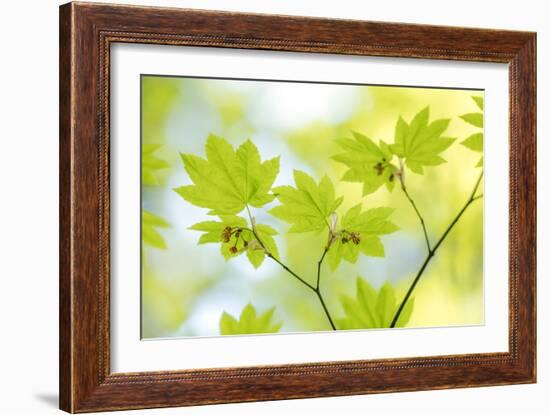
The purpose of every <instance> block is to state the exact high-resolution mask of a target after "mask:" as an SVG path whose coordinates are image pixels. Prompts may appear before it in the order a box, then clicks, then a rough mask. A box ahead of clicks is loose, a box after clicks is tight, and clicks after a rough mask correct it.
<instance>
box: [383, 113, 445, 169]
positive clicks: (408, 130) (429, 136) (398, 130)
mask: <svg viewBox="0 0 550 415" xmlns="http://www.w3.org/2000/svg"><path fill="white" fill-rule="evenodd" d="M429 118H430V107H426V108H424V109H423V110H422V111H420V112H419V113H418V114H416V115H415V116H414V118H413V120H412V121H411V123H410V124H407V123H406V122H405V120H403V118H401V117H399V119H398V120H397V124H396V126H395V144H392V145H391V146H390V149H391V151H392V152H393V153H394V154H395V155H396V156H398V157H400V158H402V159H405V164H406V166H407V167H408V168H409V169H411V170H412V171H413V172H415V173H418V174H423V173H424V167H425V166H437V165H439V164H442V163H445V162H446V160H445V159H444V158H442V157H441V156H440V154H441V153H442V152H443V151H445V150H446V149H447V148H449V146H450V145H451V144H452V143H453V141H454V140H455V139H454V138H448V137H443V136H442V134H443V133H444V132H445V130H446V129H447V127H448V126H449V122H450V120H449V119H439V120H435V121H432V122H431V123H429Z"/></svg>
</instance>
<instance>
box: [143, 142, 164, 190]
mask: <svg viewBox="0 0 550 415" xmlns="http://www.w3.org/2000/svg"><path fill="white" fill-rule="evenodd" d="M161 147H162V145H161V144H144V145H143V147H142V151H141V182H142V183H143V184H144V185H148V186H158V185H159V184H160V179H159V170H164V169H167V168H169V167H170V164H168V162H166V161H165V160H162V159H160V158H158V157H156V156H155V154H154V153H155V152H156V151H157V150H159V149H160V148H161Z"/></svg>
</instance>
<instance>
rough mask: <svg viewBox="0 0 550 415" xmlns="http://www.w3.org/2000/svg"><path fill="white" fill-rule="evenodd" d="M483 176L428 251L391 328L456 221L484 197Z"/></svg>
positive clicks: (481, 175) (480, 176)
mask: <svg viewBox="0 0 550 415" xmlns="http://www.w3.org/2000/svg"><path fill="white" fill-rule="evenodd" d="M482 177H483V171H482V172H481V174H480V175H479V177H478V179H477V181H476V184H475V186H474V189H473V190H472V193H471V195H470V197H469V198H468V200H467V201H466V203H465V204H464V206H463V207H462V209H460V211H459V212H458V214H457V215H456V216H455V218H454V219H453V220H452V222H451V223H450V224H449V226H448V227H447V229H446V230H445V232H443V235H441V238H439V240H438V241H437V243H436V244H435V246H434V247H433V249H432V250H431V251H429V252H428V255H427V257H426V259H425V260H424V263H423V264H422V266H421V267H420V269H419V270H418V273H417V274H416V277H415V278H414V280H413V282H412V284H411V286H410V287H409V289H408V291H407V293H406V294H405V297H404V298H403V301H401V304H400V305H399V308H398V309H397V312H396V313H395V316H394V317H393V320H392V322H391V325H390V328H394V327H395V325H396V324H397V321H398V320H399V316H400V315H401V312H402V311H403V308H404V307H405V304H407V301H408V300H409V298H410V296H411V294H412V292H413V291H414V289H415V287H416V284H418V281H420V278H421V277H422V275H423V274H424V271H425V270H426V267H427V266H428V264H429V263H430V261H431V259H432V258H433V256H434V255H435V253H436V251H437V249H438V248H439V247H440V246H441V244H442V243H443V241H444V240H445V238H447V235H449V233H450V232H451V230H452V229H453V227H454V226H455V225H456V223H457V222H458V221H459V219H460V218H461V217H462V215H463V214H464V212H465V211H466V209H468V207H469V206H470V205H471V204H472V203H473V202H475V201H476V200H478V199H480V198H481V197H483V194H480V195H478V196H476V192H477V189H478V187H479V184H480V183H481V179H482Z"/></svg>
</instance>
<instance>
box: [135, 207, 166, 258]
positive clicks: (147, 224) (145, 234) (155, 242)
mask: <svg viewBox="0 0 550 415" xmlns="http://www.w3.org/2000/svg"><path fill="white" fill-rule="evenodd" d="M169 227H170V224H169V223H168V222H166V221H165V220H164V219H163V218H161V217H160V216H157V215H155V214H154V213H151V212H149V211H147V210H145V209H143V210H142V212H141V232H142V238H143V243H144V244H146V245H149V246H152V247H153V248H158V249H166V242H165V240H164V238H163V237H162V235H161V234H160V233H159V232H158V231H157V229H156V228H169Z"/></svg>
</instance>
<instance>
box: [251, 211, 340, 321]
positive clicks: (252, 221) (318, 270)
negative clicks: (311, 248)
mask: <svg viewBox="0 0 550 415" xmlns="http://www.w3.org/2000/svg"><path fill="white" fill-rule="evenodd" d="M246 211H247V213H248V218H249V220H250V224H251V227H252V229H250V230H251V231H252V234H253V235H254V237H255V238H256V240H257V241H258V243H259V244H260V246H261V247H262V249H263V250H264V251H265V254H266V255H267V256H268V257H269V258H271V259H272V260H273V261H275V262H276V263H277V264H279V265H280V266H281V267H282V268H283V269H284V270H285V271H286V272H288V273H289V274H290V275H292V276H293V277H294V278H296V279H297V280H298V281H300V282H301V283H302V284H304V285H305V286H306V287H307V288H309V289H310V290H312V291H313V292H314V293H315V294H316V295H317V298H318V299H319V302H320V303H321V306H322V307H323V311H324V312H325V314H326V316H327V319H328V321H329V323H330V326H331V327H332V330H336V326H335V325H334V322H333V320H332V317H331V316H330V313H329V311H328V308H327V305H326V304H325V300H324V298H323V295H322V294H321V290H320V289H319V284H320V278H321V264H322V263H323V260H324V259H325V256H326V254H327V252H328V250H329V247H330V245H327V247H326V248H325V250H324V252H323V255H322V256H321V259H320V260H319V262H318V264H317V283H316V285H315V286H313V285H311V284H310V283H309V282H307V281H306V280H304V279H303V278H302V277H300V276H299V275H298V274H296V273H295V272H294V271H292V270H291V269H290V268H289V267H287V266H286V265H285V264H284V263H283V262H281V261H280V260H279V259H278V258H276V257H274V256H273V255H272V254H271V252H269V250H268V249H267V247H266V246H265V245H264V243H263V242H262V240H261V239H260V236H259V235H258V233H257V232H256V222H255V221H254V219H253V217H252V214H251V212H250V208H249V207H248V205H246Z"/></svg>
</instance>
